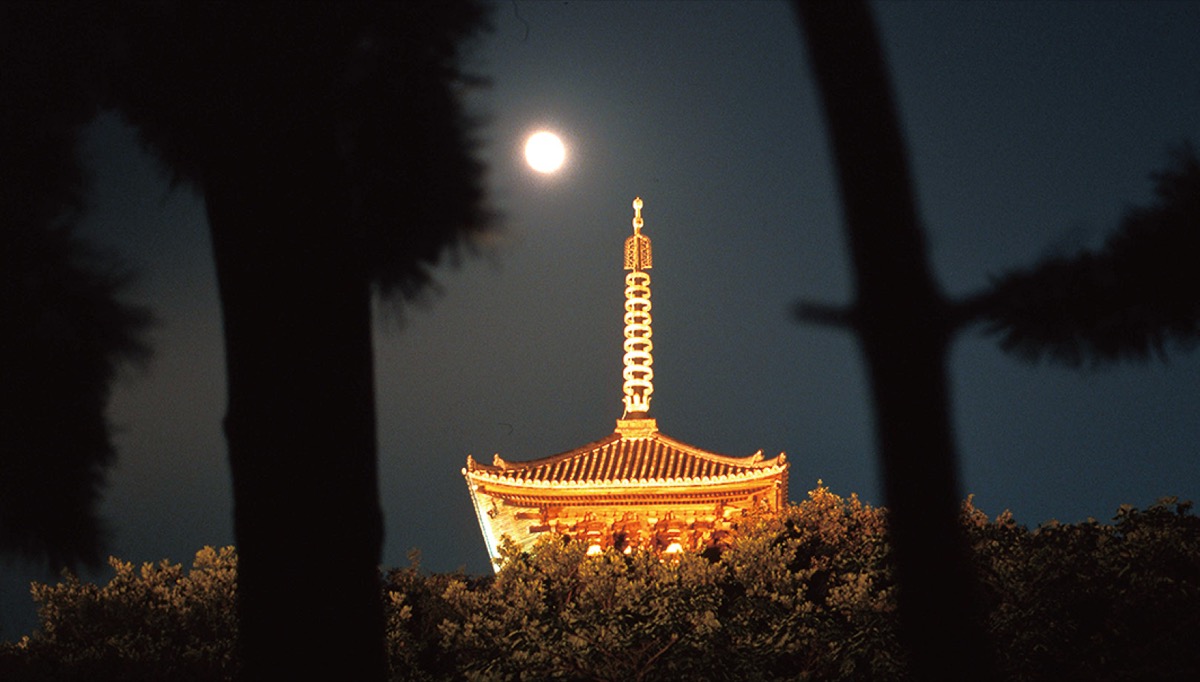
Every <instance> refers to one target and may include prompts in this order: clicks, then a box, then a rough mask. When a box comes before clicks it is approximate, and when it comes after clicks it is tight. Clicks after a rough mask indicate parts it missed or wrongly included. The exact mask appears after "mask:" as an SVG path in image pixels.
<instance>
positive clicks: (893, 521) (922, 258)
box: [795, 0, 994, 680]
mask: <svg viewBox="0 0 1200 682" xmlns="http://www.w3.org/2000/svg"><path fill="white" fill-rule="evenodd" d="M795 9H796V12H797V16H798V17H799V19H800V24H801V27H802V30H803V33H804V37H805V42H806V44H807V46H808V51H809V55H810V59H811V61H812V66H813V70H814V73H815V75H816V80H817V85H818V89H819V94H820V96H821V99H822V102H823V105H824V109H825V118H826V123H827V125H828V126H829V131H830V139H831V145H832V148H833V152H834V158H835V159H836V165H837V172H838V180H839V186H840V189H841V195H842V204H843V209H844V212H845V221H846V231H847V234H848V237H849V242H850V248H851V251H852V256H853V261H854V269H855V276H854V281H855V288H856V300H855V302H854V307H853V310H852V311H851V312H850V314H849V315H848V321H849V322H850V323H851V324H852V325H853V327H854V330H855V331H856V332H857V335H858V338H859V342H860V344H861V348H862V352H863V356H864V359H865V362H866V363H867V367H868V375H869V378H870V386H871V394H872V399H873V404H874V408H875V430H876V434H875V435H876V443H877V446H878V448H879V457H880V462H881V465H882V469H883V479H884V489H885V495H886V502H887V507H888V510H889V528H890V532H891V538H892V542H893V548H894V551H895V555H896V570H897V579H898V584H899V596H898V599H899V608H900V620H901V628H902V632H901V636H902V638H903V640H904V642H905V645H906V647H907V648H908V651H909V654H910V657H911V658H910V666H911V672H912V674H913V677H914V678H915V679H918V680H934V679H938V680H941V679H980V678H988V677H990V676H993V675H994V671H993V668H992V665H991V662H990V657H989V653H988V647H987V646H986V641H985V638H984V636H983V629H982V624H981V622H980V619H979V612H978V610H977V608H976V599H975V593H974V579H973V576H972V574H971V572H970V568H969V564H968V562H967V560H966V559H967V553H966V542H965V539H964V537H963V535H962V531H961V528H960V527H959V522H958V510H959V500H960V499H961V496H960V492H959V486H958V472H957V455H956V452H955V446H954V439H953V436H952V427H951V418H950V400H949V396H948V390H947V384H946V358H947V349H948V346H949V342H950V339H951V335H952V332H953V326H952V322H951V320H950V314H949V311H948V306H947V305H946V303H945V302H944V300H943V298H942V296H941V293H940V292H939V290H938V287H937V285H936V283H935V281H934V279H933V277H932V275H931V273H930V270H929V266H928V263H927V260H926V253H925V242H924V235H923V233H922V230H921V227H920V224H919V221H918V218H917V212H916V206H915V202H914V199H913V189H912V186H911V180H910V177H909V169H908V162H907V155H906V151H905V148H904V142H903V139H902V137H901V133H900V128H899V124H898V122H897V119H896V115H895V110H894V104H893V100H892V94H891V86H890V83H889V81H888V76H887V73H886V68H885V65H884V60H883V55H882V50H881V48H880V46H879V41H878V38H877V35H876V31H875V27H874V22H873V20H872V18H871V16H870V13H869V10H868V8H867V6H866V5H865V4H864V3H862V2H858V1H854V2H849V1H846V2H820V1H816V0H814V1H805V0H796V2H795Z"/></svg>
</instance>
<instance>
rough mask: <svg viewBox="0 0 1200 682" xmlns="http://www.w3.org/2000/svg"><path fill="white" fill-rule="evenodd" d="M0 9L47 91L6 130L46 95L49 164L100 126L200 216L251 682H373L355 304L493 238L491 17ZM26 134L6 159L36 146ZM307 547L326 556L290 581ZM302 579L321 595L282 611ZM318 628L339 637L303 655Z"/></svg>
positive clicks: (122, 4) (368, 376) (18, 103)
mask: <svg viewBox="0 0 1200 682" xmlns="http://www.w3.org/2000/svg"><path fill="white" fill-rule="evenodd" d="M0 7H2V9H0V12H2V14H0V23H3V24H4V25H5V29H4V31H5V34H4V35H8V34H12V35H14V36H16V35H20V36H23V37H22V38H21V39H20V40H19V41H17V44H18V45H19V49H18V48H13V49H12V50H11V51H10V57H11V59H12V60H16V61H21V62H30V63H35V64H43V63H44V64H46V65H50V66H51V67H52V68H48V69H45V70H44V76H45V77H44V78H41V79H39V78H26V79H25V80H24V82H23V83H22V85H23V88H22V89H21V90H20V91H19V92H18V95H19V97H16V98H6V101H5V105H4V107H5V108H12V109H14V110H16V111H21V107H22V106H23V105H24V102H25V100H27V99H28V100H30V101H38V98H40V97H41V96H42V92H41V90H42V88H43V87H44V88H45V89H46V91H47V92H50V93H52V94H54V95H55V96H56V97H57V99H56V100H55V102H57V104H58V105H61V106H62V109H63V111H65V112H69V113H72V114H73V115H72V116H70V117H69V118H68V124H69V125H63V126H59V128H61V130H62V135H61V138H62V139H61V140H59V139H58V138H55V140H56V142H61V144H60V148H61V149H60V151H63V152H64V153H65V150H69V149H70V148H71V146H72V145H73V144H74V143H75V141H76V138H77V133H78V129H79V125H81V124H83V123H86V122H87V121H88V120H89V119H90V118H91V117H92V116H93V115H94V114H95V113H96V112H97V111H100V110H115V111H116V112H118V113H119V114H121V115H122V116H123V117H124V118H125V119H126V120H127V121H128V122H129V123H131V124H132V125H133V126H134V127H135V128H136V129H137V131H138V134H139V136H140V139H141V141H142V142H143V144H144V145H145V147H146V148H147V149H148V150H149V151H151V152H152V153H154V154H155V155H156V156H157V157H158V158H159V159H160V160H162V161H163V162H164V165H165V167H166V168H167V169H168V171H169V173H170V174H171V175H172V176H173V179H174V181H176V182H182V183H188V184H191V185H194V186H195V187H196V188H197V189H198V191H199V192H200V193H201V194H202V195H203V197H204V201H205V208H206V211H207V217H208V223H209V227H210V230H211V235H212V243H213V254H214V261H215V263H216V269H217V282H218V289H219V292H218V293H219V296H220V301H221V308H222V318H223V332H224V338H225V358H226V366H227V379H228V381H227V387H228V396H229V409H228V412H227V415H226V419H225V432H226V437H227V441H228V444H229V461H230V469H231V472H232V480H233V493H234V532H235V535H236V537H237V540H238V546H239V550H240V552H241V554H240V570H239V576H238V581H239V582H238V608H239V615H240V617H241V621H240V629H239V632H240V637H241V641H240V644H239V646H240V647H241V653H242V662H243V668H242V669H243V672H244V674H245V675H246V677H247V678H248V679H262V678H264V677H266V676H268V675H270V676H272V677H280V678H300V677H305V676H312V675H316V676H320V675H322V674H324V675H328V676H333V675H334V673H335V672H336V673H338V674H339V675H341V676H345V677H348V678H354V679H362V680H370V679H379V678H381V677H382V675H383V672H384V668H385V665H384V657H383V636H382V626H383V615H382V608H381V605H380V604H379V600H378V589H377V588H378V575H377V568H378V563H379V561H380V558H381V552H382V542H383V519H382V511H381V509H380V505H379V490H378V480H377V457H376V436H375V402H374V383H373V382H374V374H373V370H374V368H373V355H372V345H371V344H372V335H371V295H372V292H382V293H383V294H385V295H395V296H396V297H397V298H405V297H408V296H412V295H415V294H416V293H418V292H419V291H421V290H422V288H423V287H425V286H426V285H427V284H428V283H429V281H430V269H431V268H432V267H433V265H434V264H435V263H436V262H437V261H438V260H439V258H440V257H441V256H442V255H443V254H445V253H446V252H447V251H450V250H453V249H455V248H457V247H460V246H462V245H464V244H468V243H469V240H470V237H471V235H473V234H475V233H478V232H480V231H482V230H484V229H486V228H487V227H488V226H489V221H488V215H487V211H486V210H485V208H484V202H483V181H482V178H483V168H482V165H481V163H480V162H479V161H478V160H477V159H476V158H475V153H474V143H473V140H472V139H471V134H472V131H473V129H474V128H473V126H472V121H470V120H469V117H468V116H467V114H466V113H465V111H464V109H463V104H462V98H461V95H462V94H463V92H464V89H465V88H466V87H469V86H471V85H473V84H474V83H475V81H474V80H473V79H472V78H471V77H469V76H467V75H466V74H464V73H463V71H462V70H461V69H460V66H459V64H460V61H461V55H462V52H463V49H464V46H465V43H466V42H467V40H468V38H470V37H471V36H473V35H475V34H476V33H477V32H479V31H480V30H481V29H482V28H484V19H485V14H486V9H485V7H484V5H483V4H482V3H481V2H476V1H474V0H461V1H458V2H337V3H334V2H322V3H315V2H313V3H308V2H306V3H294V2H278V1H276V2H254V3H211V2H204V3H191V2H127V1H121V0H110V1H108V2H89V3H59V2H48V3H20V4H11V5H3V6H0ZM5 94H6V95H7V94H8V93H5ZM59 95H61V96H59ZM53 108H54V107H53V106H51V107H46V109H47V110H52V109H53ZM18 123H19V124H20V125H18V126H16V127H15V128H14V130H15V134H16V135H17V136H18V138H19V136H21V135H25V134H27V133H29V132H30V130H37V129H38V128H39V126H40V125H41V123H40V121H38V119H37V118H36V116H29V117H25V118H24V119H22V120H21V121H19V122H18ZM56 130H57V129H56ZM33 139H34V142H35V147H36V142H37V140H38V139H39V138H38V137H37V136H36V135H35V136H34V138H33ZM55 149H59V147H56V148H51V149H48V150H47V151H48V152H49V155H48V156H47V157H46V158H47V159H48V160H49V161H51V162H56V161H58V160H59V159H58V158H57V157H55V156H54V150H55ZM36 152H40V150H38V149H36V148H35V153H36ZM60 156H61V154H60ZM68 161H69V159H68ZM63 168H66V169H67V171H71V170H72V169H74V168H75V166H63ZM17 172H21V171H20V169H18V171H17ZM67 177H71V175H70V172H68V173H67ZM59 198H60V199H62V200H63V201H64V202H65V203H66V204H67V205H69V200H70V199H71V197H70V196H65V195H64V196H60V197H59ZM50 205H51V207H53V202H50ZM113 282H114V286H115V283H116V280H114V281H113ZM111 288H112V287H110V289H111ZM114 319H116V318H114ZM102 408H103V405H102V404H101V405H99V410H98V411H97V414H102ZM61 492H63V493H64V494H66V493H69V492H71V491H70V489H66V488H64V489H63V490H61ZM59 497H60V496H54V497H51V498H48V501H47V504H61V501H60V500H59ZM69 504H74V502H71V503H69ZM312 543H317V544H320V545H321V546H323V547H324V548H325V551H324V552H323V553H322V554H321V555H320V556H319V557H316V558H314V559H313V560H311V561H307V562H304V563H303V564H301V565H293V564H292V563H291V562H290V560H291V558H292V556H293V554H294V552H295V551H296V549H297V548H298V547H304V546H307V545H309V544H312ZM318 579H319V580H321V581H323V582H324V584H325V589H323V590H322V591H320V592H319V593H315V594H312V595H311V596H310V598H309V599H308V600H307V601H306V602H304V603H303V604H300V603H298V602H296V601H295V600H294V598H293V595H294V594H295V592H296V591H297V590H300V589H303V588H304V586H307V585H312V584H315V583H316V582H317V580H318ZM313 620H315V621H318V622H327V623H337V627H334V628H332V629H330V630H329V631H325V630H321V631H318V630H316V629H315V628H312V627H310V626H309V625H307V623H308V622H310V621H313ZM297 652H303V654H304V656H303V658H302V657H301V656H299V655H297ZM335 652H336V656H335V655H334V654H335ZM347 661H350V662H351V665H352V667H350V668H346V667H345V666H346V665H347Z"/></svg>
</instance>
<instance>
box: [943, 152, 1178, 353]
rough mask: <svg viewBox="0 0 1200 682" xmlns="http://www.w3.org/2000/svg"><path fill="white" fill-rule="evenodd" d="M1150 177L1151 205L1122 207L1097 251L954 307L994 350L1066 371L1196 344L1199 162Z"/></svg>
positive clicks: (1015, 277) (1026, 273)
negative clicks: (995, 341)
mask: <svg viewBox="0 0 1200 682" xmlns="http://www.w3.org/2000/svg"><path fill="white" fill-rule="evenodd" d="M1171 156H1172V158H1171V163H1170V165H1169V166H1168V167H1167V168H1166V169H1164V170H1162V171H1159V172H1158V173H1155V174H1153V175H1152V178H1153V179H1154V181H1155V194H1156V196H1157V202H1156V203H1154V204H1152V205H1150V206H1143V207H1135V208H1131V209H1129V210H1128V211H1126V214H1125V216H1124V217H1123V218H1122V220H1121V224H1120V225H1119V226H1118V228H1117V230H1116V231H1115V232H1114V233H1113V234H1112V235H1111V236H1109V238H1108V239H1107V241H1106V242H1105V244H1104V246H1103V247H1102V248H1101V249H1099V250H1097V251H1095V252H1092V251H1084V252H1081V253H1078V254H1075V255H1073V256H1069V257H1067V256H1059V257H1055V258H1051V259H1048V260H1046V261H1043V262H1041V263H1039V264H1037V265H1036V266H1034V267H1032V268H1029V269H1026V270H1019V271H1016V272H1011V273H1006V274H1004V275H1002V276H1000V277H998V278H996V280H995V281H994V282H993V283H992V286H991V287H990V288H989V289H988V290H987V291H984V292H982V293H980V294H977V295H976V296H973V297H971V298H968V299H967V300H965V301H963V302H962V303H961V304H960V310H959V315H960V316H961V319H962V321H963V323H970V322H974V321H979V322H982V323H983V325H984V331H985V333H987V334H991V335H994V336H998V337H999V342H1000V347H1001V348H1003V349H1004V350H1005V351H1007V352H1009V353H1013V354H1015V355H1017V356H1018V357H1021V358H1023V359H1025V360H1028V361H1031V362H1036V361H1038V360H1041V359H1043V358H1045V359H1047V360H1049V361H1052V362H1057V363H1060V364H1065V365H1068V366H1072V367H1080V366H1084V365H1087V366H1102V365H1110V364H1114V363H1117V362H1121V361H1135V362H1136V361H1144V360H1147V359H1149V358H1151V357H1158V358H1161V359H1163V360H1165V359H1166V358H1167V351H1168V348H1169V347H1171V346H1174V347H1175V348H1177V349H1179V350H1183V351H1188V350H1191V349H1193V348H1195V346H1196V344H1197V342H1200V270H1197V268H1196V267H1195V264H1196V263H1197V262H1198V261H1200V160H1197V158H1196V154H1195V150H1194V149H1193V148H1192V147H1191V146H1190V145H1185V146H1182V147H1180V148H1179V149H1176V150H1175V151H1174V152H1173V153H1172V155H1171Z"/></svg>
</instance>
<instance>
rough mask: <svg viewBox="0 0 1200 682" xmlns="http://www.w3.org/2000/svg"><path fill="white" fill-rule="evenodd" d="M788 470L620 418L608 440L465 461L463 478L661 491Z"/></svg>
mask: <svg viewBox="0 0 1200 682" xmlns="http://www.w3.org/2000/svg"><path fill="white" fill-rule="evenodd" d="M786 469H787V457H786V456H785V455H784V454H783V453H780V454H779V455H777V456H775V457H773V458H771V459H764V458H763V455H762V451H761V450H760V451H758V452H756V453H754V454H752V455H749V456H747V457H729V456H726V455H719V454H717V453H714V452H708V451H706V450H701V449H700V448H697V447H694V446H692V445H688V444H687V443H683V442H681V441H678V440H675V439H674V438H670V437H669V436H666V435H664V434H662V433H660V432H659V431H658V428H657V425H656V424H655V421H654V420H653V419H622V420H618V422H617V430H616V431H615V432H614V433H613V434H611V435H610V436H608V437H607V438H603V439H601V440H598V441H595V442H592V443H588V444H587V445H583V446H581V447H578V448H575V449H573V450H568V451H566V452H562V453H559V454H557V455H551V456H549V457H543V458H541V459H535V460H530V461H527V462H508V461H505V460H504V459H502V458H501V457H500V455H495V457H494V458H493V459H492V463H491V464H490V465H489V464H483V463H481V462H477V461H476V460H475V459H474V458H473V457H470V456H468V457H467V467H466V469H464V470H463V473H464V474H465V475H467V476H468V477H470V478H472V479H476V480H481V481H487V482H490V483H498V484H507V485H512V486H516V487H522V488H551V487H553V488H560V489H561V488H594V487H604V488H611V487H613V486H620V487H655V488H662V487H676V486H678V487H690V486H694V485H696V484H714V483H726V482H728V483H734V482H739V481H753V480H760V479H763V478H767V477H771V476H775V475H778V474H780V473H782V472H783V471H785V470H786Z"/></svg>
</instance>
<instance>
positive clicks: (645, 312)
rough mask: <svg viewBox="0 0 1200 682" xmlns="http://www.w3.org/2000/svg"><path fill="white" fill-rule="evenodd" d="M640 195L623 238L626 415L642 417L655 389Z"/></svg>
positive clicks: (647, 250)
mask: <svg viewBox="0 0 1200 682" xmlns="http://www.w3.org/2000/svg"><path fill="white" fill-rule="evenodd" d="M643 225H644V223H643V221H642V198H641V197H637V198H636V199H634V200H633V235H632V236H630V237H629V238H627V239H626V240H625V269H626V270H632V271H633V272H630V273H629V274H628V275H626V276H625V345H624V348H625V356H624V362H625V370H624V372H623V373H622V376H623V377H624V378H625V386H624V393H625V399H624V400H625V415H624V416H625V417H633V418H645V417H646V413H647V412H648V411H649V410H650V394H651V393H653V392H654V384H653V383H652V380H653V379H654V370H653V369H651V368H650V366H651V365H653V364H654V358H653V357H652V356H651V355H650V351H651V350H652V349H653V348H654V344H653V343H651V342H650V333H651V330H650V275H649V274H648V273H646V272H645V271H646V270H649V269H650V266H651V263H652V260H651V252H650V238H649V237H647V236H646V235H644V234H642V226H643Z"/></svg>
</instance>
